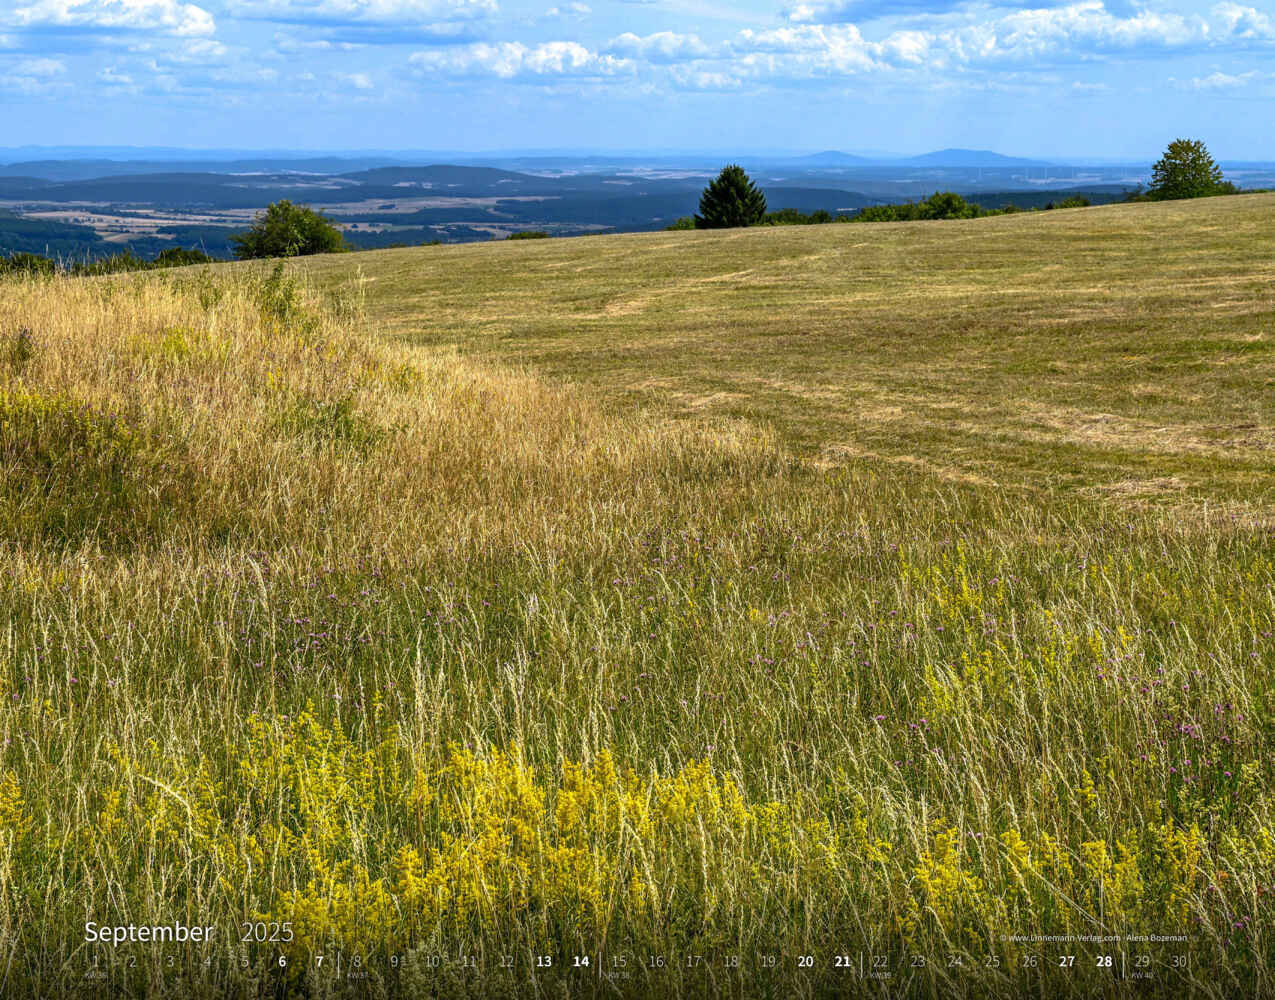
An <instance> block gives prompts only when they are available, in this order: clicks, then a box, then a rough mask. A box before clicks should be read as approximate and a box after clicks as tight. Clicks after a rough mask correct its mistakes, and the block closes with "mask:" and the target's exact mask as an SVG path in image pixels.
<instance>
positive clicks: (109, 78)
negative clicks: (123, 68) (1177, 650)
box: [97, 66, 133, 87]
mask: <svg viewBox="0 0 1275 1000" xmlns="http://www.w3.org/2000/svg"><path fill="white" fill-rule="evenodd" d="M97 82H98V83H101V84H103V85H104V86H108V87H131V86H133V78H132V77H131V76H129V75H128V74H127V73H121V72H120V71H119V69H117V68H116V67H115V66H107V67H106V68H105V69H104V70H101V71H99V72H98V74H97Z"/></svg>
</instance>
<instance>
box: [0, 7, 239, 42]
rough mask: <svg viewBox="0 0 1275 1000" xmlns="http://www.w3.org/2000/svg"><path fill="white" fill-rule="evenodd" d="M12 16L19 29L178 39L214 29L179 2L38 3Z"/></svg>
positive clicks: (200, 12) (207, 17) (202, 14)
mask: <svg viewBox="0 0 1275 1000" xmlns="http://www.w3.org/2000/svg"><path fill="white" fill-rule="evenodd" d="M13 16H14V21H15V23H16V24H17V25H18V26H20V27H29V28H34V27H56V28H81V29H84V28H87V29H93V30H97V31H102V32H113V31H156V32H161V33H163V34H166V35H176V36H178V37H198V36H201V35H211V34H212V33H213V31H214V30H215V28H216V25H215V24H214V22H213V17H212V15H211V14H209V13H208V11H206V10H204V9H203V8H202V7H196V6H195V5H194V4H190V3H181V2H180V0H37V2H36V3H34V4H31V5H30V6H28V7H18V8H17V9H16V10H15V11H14V12H13Z"/></svg>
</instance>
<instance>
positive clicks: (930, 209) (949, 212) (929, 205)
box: [853, 191, 1001, 222]
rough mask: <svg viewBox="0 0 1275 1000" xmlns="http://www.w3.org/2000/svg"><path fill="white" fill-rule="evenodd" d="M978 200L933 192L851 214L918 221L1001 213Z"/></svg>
mask: <svg viewBox="0 0 1275 1000" xmlns="http://www.w3.org/2000/svg"><path fill="white" fill-rule="evenodd" d="M1000 214H1001V212H1000V211H999V210H997V209H987V208H984V207H983V206H982V205H979V204H978V203H977V202H972V201H966V200H965V199H964V198H962V197H961V196H960V195H959V194H957V193H956V192H955V191H935V192H934V194H932V195H930V197H928V198H926V199H925V200H924V201H917V202H913V201H908V202H904V203H903V204H901V205H869V206H868V207H867V208H864V209H861V210H860V211H859V214H858V215H856V216H854V219H853V221H855V222H919V221H922V220H928V219H979V218H982V217H984V216H988V215H1000Z"/></svg>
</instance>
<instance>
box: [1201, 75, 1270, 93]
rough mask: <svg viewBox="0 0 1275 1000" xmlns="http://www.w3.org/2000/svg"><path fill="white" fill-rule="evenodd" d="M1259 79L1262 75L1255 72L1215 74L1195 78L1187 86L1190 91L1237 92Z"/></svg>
mask: <svg viewBox="0 0 1275 1000" xmlns="http://www.w3.org/2000/svg"><path fill="white" fill-rule="evenodd" d="M1261 78H1262V74H1261V73H1258V72H1257V71H1256V70H1250V71H1249V72H1247V73H1239V74H1231V73H1221V72H1217V73H1210V74H1209V75H1208V76H1203V77H1200V76H1197V77H1195V78H1194V79H1192V80H1191V81H1190V82H1189V83H1188V84H1187V86H1188V87H1190V88H1191V89H1192V90H1237V89H1238V88H1240V87H1247V86H1248V85H1249V84H1250V83H1252V82H1253V81H1254V80H1260V79H1261Z"/></svg>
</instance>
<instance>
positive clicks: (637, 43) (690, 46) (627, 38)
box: [604, 31, 709, 63]
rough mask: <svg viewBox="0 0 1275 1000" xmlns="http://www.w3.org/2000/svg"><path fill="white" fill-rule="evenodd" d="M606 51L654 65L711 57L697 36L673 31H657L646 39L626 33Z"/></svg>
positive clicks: (610, 44)
mask: <svg viewBox="0 0 1275 1000" xmlns="http://www.w3.org/2000/svg"><path fill="white" fill-rule="evenodd" d="M604 51H606V52H610V53H614V54H615V55H620V56H628V57H630V58H633V59H640V60H643V61H645V62H652V63H675V62H689V61H691V60H694V59H703V58H704V57H705V56H707V55H709V48H708V46H707V45H705V44H704V43H703V42H701V41H700V40H699V37H698V36H697V35H679V34H677V33H675V32H672V31H657V32H656V33H655V34H653V35H647V36H645V37H642V36H639V35H635V34H633V33H632V32H631V31H626V32H625V33H624V34H622V35H619V36H618V37H616V38H613V39H611V41H609V42H608V43H607V45H606V48H605V50H604Z"/></svg>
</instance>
